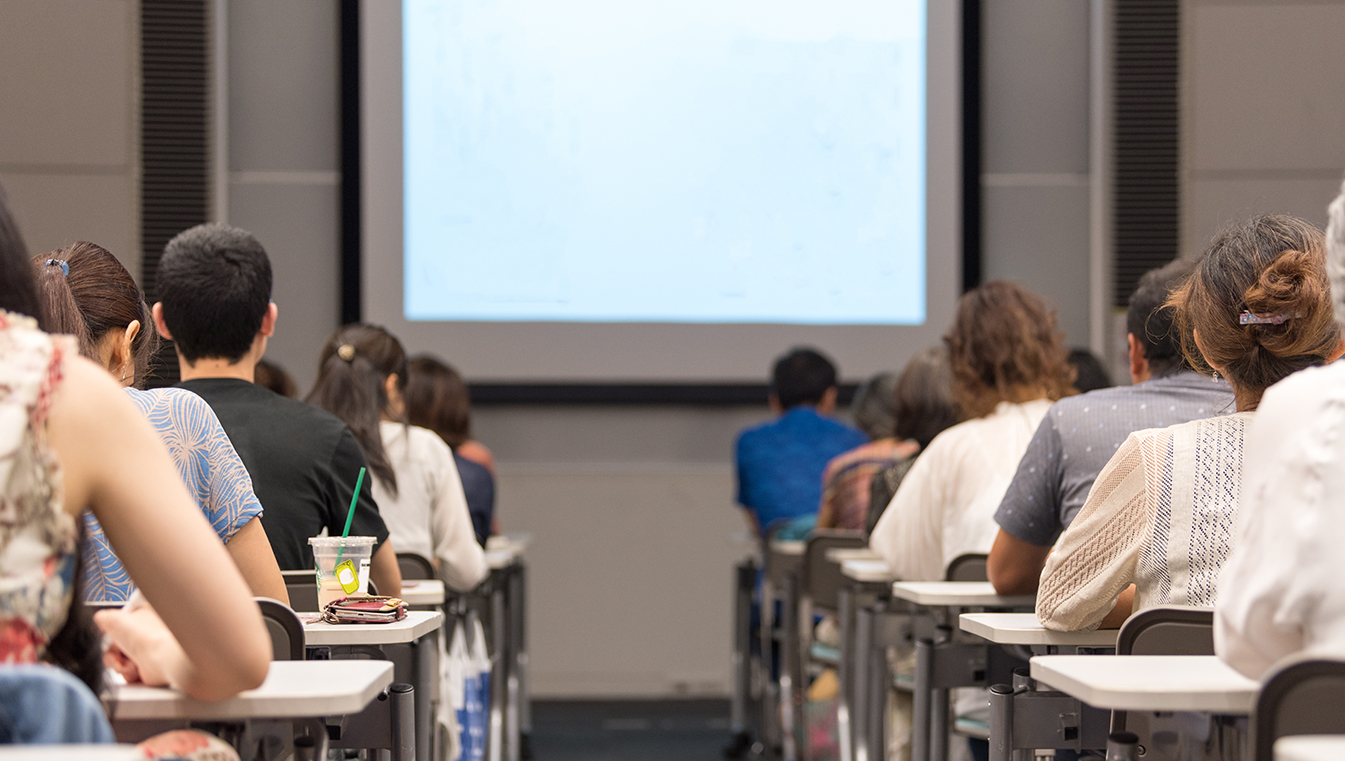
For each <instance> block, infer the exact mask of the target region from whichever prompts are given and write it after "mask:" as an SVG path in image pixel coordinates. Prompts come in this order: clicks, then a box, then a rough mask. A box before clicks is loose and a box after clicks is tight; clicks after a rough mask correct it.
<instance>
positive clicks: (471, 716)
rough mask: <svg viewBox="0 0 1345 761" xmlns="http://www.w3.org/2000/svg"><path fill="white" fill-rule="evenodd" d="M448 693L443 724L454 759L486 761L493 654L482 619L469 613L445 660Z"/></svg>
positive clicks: (459, 624)
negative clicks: (487, 646) (487, 647)
mask: <svg viewBox="0 0 1345 761" xmlns="http://www.w3.org/2000/svg"><path fill="white" fill-rule="evenodd" d="M440 663H442V664H443V666H442V669H441V672H442V677H443V685H444V692H445V694H446V697H447V699H446V700H444V701H443V702H442V703H441V705H442V706H443V708H441V711H440V717H439V723H440V724H441V725H443V726H444V727H445V728H446V729H447V734H448V736H449V748H448V751H449V752H448V758H449V760H450V761H457V760H458V759H461V760H462V761H483V760H484V759H485V756H486V737H487V735H488V732H489V729H490V656H489V654H488V653H487V652H486V632H485V628H484V627H483V626H481V620H480V619H479V618H477V616H476V614H475V613H474V612H469V613H468V614H467V615H466V616H465V618H464V619H463V620H459V621H458V624H457V626H456V627H455V628H454V631H453V644H452V645H451V646H450V647H449V649H448V655H447V657H445V658H443V659H441V661H440Z"/></svg>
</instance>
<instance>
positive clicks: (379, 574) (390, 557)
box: [369, 539, 402, 597]
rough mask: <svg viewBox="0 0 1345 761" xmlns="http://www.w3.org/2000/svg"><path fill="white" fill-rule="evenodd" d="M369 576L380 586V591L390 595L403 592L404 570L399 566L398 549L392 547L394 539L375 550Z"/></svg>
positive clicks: (397, 594)
mask: <svg viewBox="0 0 1345 761" xmlns="http://www.w3.org/2000/svg"><path fill="white" fill-rule="evenodd" d="M369 578H370V579H372V580H373V582H374V585H375V586H377V587H378V593H379V594H381V595H388V596H389V597H398V596H400V595H401V593H402V571H401V568H399V567H398V566H397V550H395V549H393V548H392V540H390V539H389V540H387V541H385V542H383V544H382V546H380V547H379V548H378V549H377V550H374V556H373V559H371V560H370V561H369Z"/></svg>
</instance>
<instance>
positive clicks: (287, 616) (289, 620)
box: [255, 597, 307, 661]
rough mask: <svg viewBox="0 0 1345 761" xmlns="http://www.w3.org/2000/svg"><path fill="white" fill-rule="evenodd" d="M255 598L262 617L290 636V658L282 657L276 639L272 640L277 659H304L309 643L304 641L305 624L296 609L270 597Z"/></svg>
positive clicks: (273, 651)
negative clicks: (276, 645)
mask: <svg viewBox="0 0 1345 761" xmlns="http://www.w3.org/2000/svg"><path fill="white" fill-rule="evenodd" d="M255 599H256V600H257V607H258V608H259V609H260V610H261V614H262V618H263V619H264V620H266V621H267V622H274V623H276V624H277V625H279V626H280V628H281V629H283V630H284V631H285V633H286V634H287V635H288V636H289V657H288V658H282V657H280V656H281V655H282V653H281V652H280V648H277V647H275V646H274V645H275V640H274V639H273V640H272V653H273V654H274V655H275V656H276V658H275V659H276V660H287V661H302V660H304V659H305V657H306V655H305V654H306V652H307V645H306V643H305V641H304V624H303V622H302V621H300V620H299V616H298V614H296V613H295V612H294V609H293V608H291V607H290V606H288V605H286V604H285V603H283V602H281V601H279V600H273V599H271V598H270V597H257V598H255ZM268 633H269V632H268Z"/></svg>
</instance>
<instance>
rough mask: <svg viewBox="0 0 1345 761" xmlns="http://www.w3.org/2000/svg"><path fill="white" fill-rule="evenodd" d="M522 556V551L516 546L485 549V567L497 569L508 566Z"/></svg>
mask: <svg viewBox="0 0 1345 761" xmlns="http://www.w3.org/2000/svg"><path fill="white" fill-rule="evenodd" d="M521 557H523V552H522V551H521V550H519V549H518V548H517V547H510V546H508V545H506V546H504V547H496V548H494V549H488V550H486V567H487V568H489V569H490V570H492V571H498V570H500V569H501V568H508V567H509V566H511V565H514V564H515V563H517V562H518V561H519V558H521Z"/></svg>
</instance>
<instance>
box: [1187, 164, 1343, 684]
mask: <svg viewBox="0 0 1345 761" xmlns="http://www.w3.org/2000/svg"><path fill="white" fill-rule="evenodd" d="M1328 217H1329V221H1328V223H1327V226H1326V271H1327V274H1328V275H1329V276H1330V279H1331V296H1332V298H1331V301H1332V303H1333V305H1334V307H1335V316H1336V324H1337V325H1339V326H1345V186H1342V187H1341V193H1340V195H1338V196H1337V197H1336V199H1335V200H1334V201H1333V202H1332V203H1331V207H1330V210H1329V212H1328ZM1342 430H1345V362H1334V363H1332V364H1330V365H1328V366H1326V367H1322V368H1311V369H1307V370H1303V371H1301V372H1297V373H1294V374H1293V375H1291V376H1289V377H1288V378H1286V379H1284V380H1282V381H1280V382H1279V383H1276V384H1275V385H1274V386H1271V387H1270V388H1269V389H1267V390H1266V393H1265V396H1264V397H1262V399H1261V404H1260V405H1259V406H1258V408H1257V413H1256V417H1255V418H1254V419H1253V420H1252V423H1251V426H1250V427H1249V428H1248V430H1247V444H1246V448H1247V453H1246V457H1245V458H1244V460H1245V464H1244V465H1243V469H1242V497H1241V500H1240V501H1239V505H1238V517H1237V525H1236V527H1235V530H1234V533H1233V551H1232V552H1231V553H1230V554H1229V556H1228V560H1227V561H1226V562H1225V563H1224V568H1223V572H1222V573H1221V574H1220V576H1219V599H1218V600H1217V601H1216V602H1215V604H1214V651H1215V653H1216V654H1218V656H1219V657H1220V658H1221V659H1223V660H1224V661H1225V662H1226V663H1228V665H1230V666H1232V667H1233V668H1235V669H1237V670H1238V671H1240V672H1242V673H1243V674H1245V675H1246V676H1248V677H1249V678H1251V679H1257V680H1260V679H1263V678H1264V677H1265V675H1266V673H1267V672H1269V671H1270V670H1271V669H1272V667H1273V666H1274V664H1276V663H1277V662H1280V661H1283V660H1284V659H1285V658H1289V657H1291V656H1294V655H1297V654H1299V653H1303V652H1311V653H1314V654H1317V655H1318V656H1319V657H1330V658H1341V657H1345V585H1342V584H1341V579H1342V578H1345V555H1342V554H1341V551H1340V548H1341V546H1342V544H1345V509H1342V502H1345V436H1341V431H1342Z"/></svg>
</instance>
